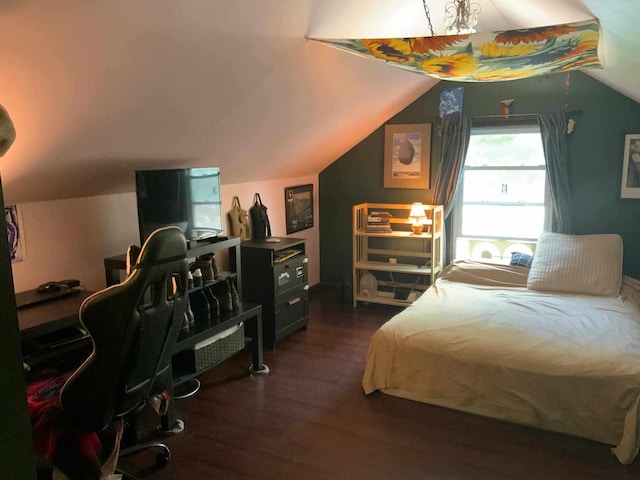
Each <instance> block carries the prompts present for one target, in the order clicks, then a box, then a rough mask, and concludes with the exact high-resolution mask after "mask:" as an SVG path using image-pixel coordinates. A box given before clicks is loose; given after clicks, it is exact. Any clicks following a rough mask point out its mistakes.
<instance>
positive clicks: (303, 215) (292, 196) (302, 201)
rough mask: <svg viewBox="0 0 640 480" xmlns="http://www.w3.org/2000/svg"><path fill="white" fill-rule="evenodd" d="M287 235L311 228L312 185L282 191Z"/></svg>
mask: <svg viewBox="0 0 640 480" xmlns="http://www.w3.org/2000/svg"><path fill="white" fill-rule="evenodd" d="M284 203H285V216H286V221H287V235H289V234H290V233H294V232H299V231H300V230H304V229H306V228H311V227H313V185H312V184H311V183H310V184H308V185H298V186H297V187H287V188H285V189H284Z"/></svg>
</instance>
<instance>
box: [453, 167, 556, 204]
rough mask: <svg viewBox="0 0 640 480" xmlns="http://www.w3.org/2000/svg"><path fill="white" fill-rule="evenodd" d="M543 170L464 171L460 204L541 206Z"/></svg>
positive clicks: (542, 198)
mask: <svg viewBox="0 0 640 480" xmlns="http://www.w3.org/2000/svg"><path fill="white" fill-rule="evenodd" d="M544 184H545V172H544V170H468V171H466V172H465V174H464V192H463V197H462V200H463V202H465V203H466V202H505V203H514V202H526V203H544Z"/></svg>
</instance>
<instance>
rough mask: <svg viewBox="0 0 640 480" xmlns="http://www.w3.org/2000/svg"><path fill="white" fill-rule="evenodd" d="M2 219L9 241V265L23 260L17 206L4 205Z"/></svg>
mask: <svg viewBox="0 0 640 480" xmlns="http://www.w3.org/2000/svg"><path fill="white" fill-rule="evenodd" d="M4 219H5V221H6V222H7V238H8V240H9V252H10V254H11V263H15V262H21V261H22V260H24V252H23V249H22V234H21V231H20V220H19V215H18V206H17V205H6V206H5V207H4Z"/></svg>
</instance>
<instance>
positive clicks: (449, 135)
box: [433, 115, 471, 265]
mask: <svg viewBox="0 0 640 480" xmlns="http://www.w3.org/2000/svg"><path fill="white" fill-rule="evenodd" d="M441 128H442V154H441V158H440V167H439V168H438V175H437V176H436V181H435V185H434V187H433V204H434V205H443V206H444V218H445V219H447V218H448V217H449V214H450V213H451V209H452V208H453V200H454V199H455V196H456V192H457V190H458V185H459V184H460V179H461V178H462V172H463V168H464V159H465V157H466V156H467V148H469V136H470V135H471V119H470V118H469V117H463V116H461V115H446V116H444V117H442V127H441ZM447 230H451V222H450V221H447V222H445V228H444V239H443V240H444V241H443V248H444V259H445V265H448V264H449V263H450V262H451V253H450V252H451V240H449V239H450V238H451V235H447Z"/></svg>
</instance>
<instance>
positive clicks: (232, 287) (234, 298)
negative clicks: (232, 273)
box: [227, 277, 240, 310]
mask: <svg viewBox="0 0 640 480" xmlns="http://www.w3.org/2000/svg"><path fill="white" fill-rule="evenodd" d="M227 282H229V292H230V293H231V303H232V305H233V309H234V310H236V309H237V308H238V307H240V295H239V294H238V290H237V289H236V279H235V278H234V277H229V278H228V279H227Z"/></svg>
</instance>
